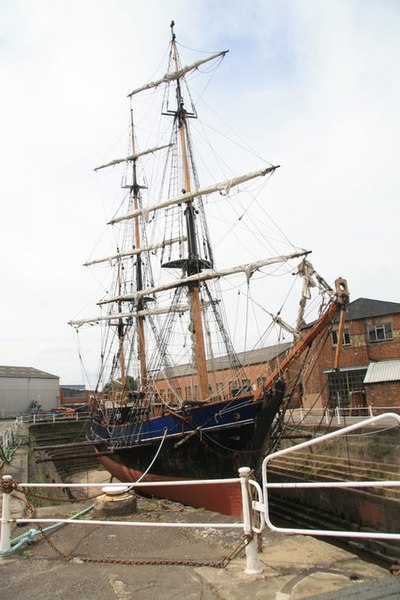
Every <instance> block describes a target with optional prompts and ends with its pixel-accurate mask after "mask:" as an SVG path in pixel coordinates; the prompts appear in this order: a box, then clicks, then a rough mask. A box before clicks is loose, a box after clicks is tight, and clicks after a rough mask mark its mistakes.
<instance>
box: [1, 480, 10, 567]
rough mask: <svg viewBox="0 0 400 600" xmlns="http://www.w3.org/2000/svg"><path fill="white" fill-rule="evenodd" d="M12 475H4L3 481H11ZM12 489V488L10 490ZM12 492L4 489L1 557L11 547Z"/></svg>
mask: <svg viewBox="0 0 400 600" xmlns="http://www.w3.org/2000/svg"><path fill="white" fill-rule="evenodd" d="M10 479H12V477H11V475H3V477H2V480H3V482H6V481H10ZM10 491H11V490H10ZM10 500H11V494H10V492H5V491H4V490H3V508H2V512H1V532H0V558H1V553H2V552H6V551H8V550H10V548H11V526H10V523H9V521H10V516H11V503H10Z"/></svg>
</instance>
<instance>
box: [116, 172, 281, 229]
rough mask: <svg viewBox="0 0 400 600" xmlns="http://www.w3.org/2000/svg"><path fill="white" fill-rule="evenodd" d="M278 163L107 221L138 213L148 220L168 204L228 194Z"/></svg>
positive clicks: (118, 219) (120, 219)
mask: <svg viewBox="0 0 400 600" xmlns="http://www.w3.org/2000/svg"><path fill="white" fill-rule="evenodd" d="M278 167H279V165H276V166H272V167H267V168H265V169H259V170H258V171H252V172H250V173H246V174H245V175H241V176H239V177H233V178H232V179H227V180H225V181H221V182H219V183H215V184H214V185H210V186H208V187H204V188H200V189H198V190H194V191H193V192H188V193H185V194H181V195H180V196H175V198H169V199H168V200H164V202H160V203H159V204H153V205H152V206H148V207H147V208H141V209H138V210H133V211H131V212H129V213H127V214H125V215H120V216H118V217H115V219H112V220H111V221H110V222H109V225H113V224H114V223H119V222H120V221H126V220H128V219H132V218H134V217H137V216H138V215H142V217H143V219H144V220H145V221H148V218H149V214H150V213H151V212H154V211H156V210H160V209H163V208H168V207H169V206H173V205H175V204H182V203H184V202H191V201H192V200H193V199H194V198H197V197H198V196H206V195H208V194H213V193H215V192H222V191H225V192H226V194H229V192H230V190H231V188H233V187H236V186H237V185H240V184H241V183H245V182H246V181H250V180H251V179H255V178H256V177H264V176H265V175H267V174H268V173H273V172H274V171H275V170H276V169H277V168H278Z"/></svg>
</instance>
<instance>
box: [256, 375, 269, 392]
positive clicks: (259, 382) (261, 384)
mask: <svg viewBox="0 0 400 600" xmlns="http://www.w3.org/2000/svg"><path fill="white" fill-rule="evenodd" d="M266 381H267V378H266V377H259V378H258V379H257V385H258V387H259V388H260V389H262V388H263V387H264V383H265V382H266Z"/></svg>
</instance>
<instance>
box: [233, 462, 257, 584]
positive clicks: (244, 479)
mask: <svg viewBox="0 0 400 600" xmlns="http://www.w3.org/2000/svg"><path fill="white" fill-rule="evenodd" d="M250 473H251V469H249V467H241V468H240V469H239V475H240V486H241V490H242V508H243V531H244V534H245V535H251V536H252V537H251V540H250V541H249V543H248V544H247V546H246V570H245V572H246V573H247V574H248V575H259V574H260V573H262V571H263V568H262V566H261V563H260V559H259V557H258V552H257V537H256V536H255V535H254V533H253V529H252V524H251V510H252V506H251V495H250V487H249V485H250V484H249V477H250Z"/></svg>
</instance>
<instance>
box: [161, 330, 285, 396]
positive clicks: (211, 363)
mask: <svg viewBox="0 0 400 600" xmlns="http://www.w3.org/2000/svg"><path fill="white" fill-rule="evenodd" d="M291 345H292V344H291V343H290V342H287V343H284V344H276V345H275V346H268V347H266V348H258V349H256V350H250V351H248V352H239V353H238V354H237V357H238V359H239V361H240V363H241V365H242V366H243V368H242V369H241V371H240V374H239V375H236V376H234V374H233V372H232V370H231V369H230V366H229V365H230V362H229V360H228V357H226V356H219V357H216V358H214V359H213V360H207V369H208V373H209V392H210V397H211V398H213V399H214V400H222V399H224V398H226V397H228V396H232V395H233V396H236V395H239V394H241V393H246V392H247V391H249V390H250V389H251V388H252V389H255V388H256V387H261V386H262V384H263V382H264V381H265V379H266V377H267V375H268V374H269V373H271V372H272V370H273V369H274V368H275V367H276V366H277V364H279V358H280V356H282V355H283V354H284V353H285V352H286V351H287V350H288V349H289V348H290V347H291ZM172 375H173V377H170V384H168V382H167V380H166V379H165V375H164V373H163V372H161V373H160V375H159V377H158V381H157V382H156V387H157V391H158V393H159V394H160V395H161V397H162V398H163V399H164V400H167V401H169V402H171V403H174V402H175V400H176V399H177V400H184V401H191V400H198V399H199V387H198V381H197V376H196V374H195V371H194V369H193V365H191V364H184V365H179V366H177V367H174V368H173V373H172Z"/></svg>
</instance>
